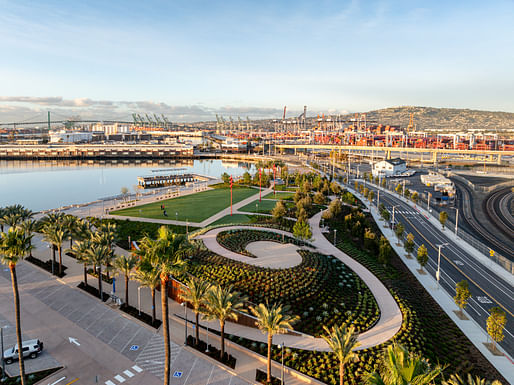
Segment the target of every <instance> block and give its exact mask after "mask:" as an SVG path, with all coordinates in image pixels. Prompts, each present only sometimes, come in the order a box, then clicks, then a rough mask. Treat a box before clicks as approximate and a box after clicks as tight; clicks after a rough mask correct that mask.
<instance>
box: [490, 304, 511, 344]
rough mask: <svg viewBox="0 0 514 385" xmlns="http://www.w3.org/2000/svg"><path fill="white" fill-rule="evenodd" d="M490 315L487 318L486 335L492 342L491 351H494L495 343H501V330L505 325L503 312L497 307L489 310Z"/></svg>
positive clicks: (505, 319) (502, 336) (505, 318)
mask: <svg viewBox="0 0 514 385" xmlns="http://www.w3.org/2000/svg"><path fill="white" fill-rule="evenodd" d="M489 312H490V313H491V315H490V316H489V317H488V318H487V334H489V336H490V337H491V339H492V340H493V351H496V342H501V341H503V338H504V337H505V335H504V334H503V329H505V324H506V323H507V317H506V314H505V312H504V311H503V310H502V309H500V308H499V307H498V306H495V307H493V308H491V309H489Z"/></svg>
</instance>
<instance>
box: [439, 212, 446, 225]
mask: <svg viewBox="0 0 514 385" xmlns="http://www.w3.org/2000/svg"><path fill="white" fill-rule="evenodd" d="M447 220H448V213H447V212H446V211H441V212H440V213H439V222H441V225H442V226H443V229H444V225H445V224H446V221H447Z"/></svg>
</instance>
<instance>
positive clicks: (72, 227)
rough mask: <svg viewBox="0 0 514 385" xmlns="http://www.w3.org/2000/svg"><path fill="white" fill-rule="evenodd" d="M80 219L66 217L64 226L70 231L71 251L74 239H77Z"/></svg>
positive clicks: (71, 216) (68, 215)
mask: <svg viewBox="0 0 514 385" xmlns="http://www.w3.org/2000/svg"><path fill="white" fill-rule="evenodd" d="M79 221H80V220H79V218H77V217H76V216H74V215H71V214H67V215H66V216H65V217H64V221H63V226H64V228H66V229H67V230H68V238H69V240H70V249H71V247H72V246H73V239H74V238H76V235H77V230H78V226H79Z"/></svg>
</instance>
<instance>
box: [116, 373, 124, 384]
mask: <svg viewBox="0 0 514 385" xmlns="http://www.w3.org/2000/svg"><path fill="white" fill-rule="evenodd" d="M114 379H115V380H118V382H119V383H120V384H121V383H122V382H125V378H124V377H122V376H120V375H119V374H118V375H117V376H114Z"/></svg>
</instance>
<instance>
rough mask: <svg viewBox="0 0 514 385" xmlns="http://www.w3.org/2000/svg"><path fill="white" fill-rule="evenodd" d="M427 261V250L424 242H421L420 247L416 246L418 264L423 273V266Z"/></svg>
mask: <svg viewBox="0 0 514 385" xmlns="http://www.w3.org/2000/svg"><path fill="white" fill-rule="evenodd" d="M427 262H428V250H427V248H426V246H425V245H424V244H422V245H421V246H420V247H418V263H419V266H420V273H421V274H424V273H425V272H424V270H423V267H425V265H426V264H427Z"/></svg>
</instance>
